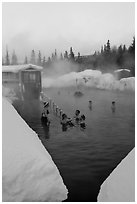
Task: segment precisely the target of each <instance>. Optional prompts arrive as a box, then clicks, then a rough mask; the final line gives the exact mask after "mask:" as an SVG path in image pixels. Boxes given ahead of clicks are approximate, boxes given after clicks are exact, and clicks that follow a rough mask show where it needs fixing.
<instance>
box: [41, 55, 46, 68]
mask: <svg viewBox="0 0 137 204" xmlns="http://www.w3.org/2000/svg"><path fill="white" fill-rule="evenodd" d="M45 65H46V57H45V56H44V57H43V60H42V66H43V67H45Z"/></svg>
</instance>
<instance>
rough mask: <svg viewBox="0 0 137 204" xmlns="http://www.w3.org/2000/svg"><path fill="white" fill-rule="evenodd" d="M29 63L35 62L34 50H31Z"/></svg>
mask: <svg viewBox="0 0 137 204" xmlns="http://www.w3.org/2000/svg"><path fill="white" fill-rule="evenodd" d="M30 63H31V64H36V59H35V51H34V50H32V51H31V58H30Z"/></svg>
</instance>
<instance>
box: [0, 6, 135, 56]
mask: <svg viewBox="0 0 137 204" xmlns="http://www.w3.org/2000/svg"><path fill="white" fill-rule="evenodd" d="M2 12H3V13H2V41H3V53H5V49H6V45H8V49H9V51H10V54H11V53H12V50H13V49H15V52H16V53H17V55H18V58H19V59H21V60H24V56H25V55H28V57H29V56H30V52H31V50H32V49H35V50H36V53H37V52H38V50H41V51H42V54H43V55H45V56H46V57H48V56H49V55H50V54H51V53H52V52H53V51H54V50H55V48H56V49H57V52H58V53H60V52H64V51H65V50H68V51H69V47H70V46H72V47H73V50H74V53H75V54H77V52H80V53H81V54H82V55H84V54H91V53H93V52H94V51H95V50H100V47H101V45H103V44H105V43H106V42H107V40H108V39H109V40H110V43H111V45H119V44H126V45H127V46H129V45H130V43H131V42H132V38H133V36H134V35H135V8H134V3H92V2H90V3H46V2H45V3H3V6H2Z"/></svg>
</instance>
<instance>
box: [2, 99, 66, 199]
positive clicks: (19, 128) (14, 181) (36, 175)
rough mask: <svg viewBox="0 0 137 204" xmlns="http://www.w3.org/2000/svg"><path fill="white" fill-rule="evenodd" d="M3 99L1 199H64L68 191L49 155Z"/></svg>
mask: <svg viewBox="0 0 137 204" xmlns="http://www.w3.org/2000/svg"><path fill="white" fill-rule="evenodd" d="M2 102H3V103H2V110H3V114H2V115H3V117H2V121H3V123H2V138H3V139H2V200H3V201H5V202H8V201H9V202H22V201H26V202H28V201H31V202H34V201H54V202H56V201H63V200H65V199H66V198H67V193H68V191H67V189H66V186H65V185H64V183H63V180H62V178H61V176H60V174H59V171H58V169H57V167H56V165H55V164H54V162H53V161H52V158H51V156H50V155H49V153H48V152H47V151H46V149H45V148H44V146H43V145H42V143H41V142H40V140H39V139H38V136H37V135H36V133H35V132H34V131H33V130H32V129H30V128H29V127H28V125H27V124H26V123H25V121H24V120H23V119H22V118H21V117H20V116H19V115H18V113H17V112H16V110H15V109H14V107H13V106H12V105H11V104H10V103H9V102H8V101H7V100H6V99H5V98H4V99H3V101H2Z"/></svg>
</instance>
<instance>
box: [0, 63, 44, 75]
mask: <svg viewBox="0 0 137 204" xmlns="http://www.w3.org/2000/svg"><path fill="white" fill-rule="evenodd" d="M29 68H32V69H34V70H42V69H43V67H41V66H37V65H34V64H20V65H9V66H2V72H14V73H17V72H18V71H20V70H26V69H29Z"/></svg>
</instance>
